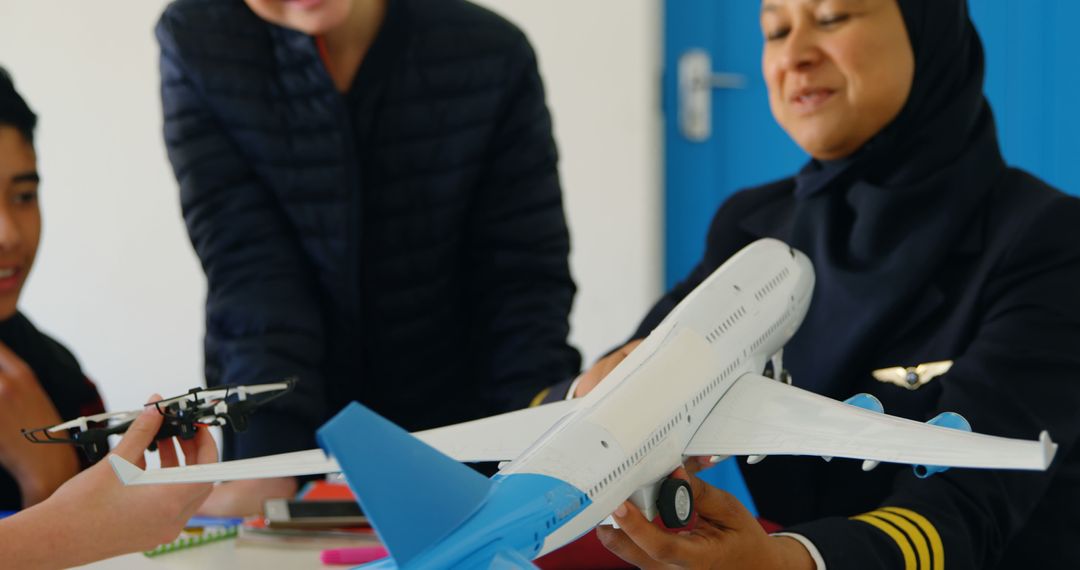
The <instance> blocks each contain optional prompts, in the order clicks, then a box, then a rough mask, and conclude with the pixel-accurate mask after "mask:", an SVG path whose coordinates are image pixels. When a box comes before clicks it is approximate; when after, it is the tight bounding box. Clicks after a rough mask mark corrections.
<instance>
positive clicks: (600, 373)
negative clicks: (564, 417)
mask: <svg viewBox="0 0 1080 570" xmlns="http://www.w3.org/2000/svg"><path fill="white" fill-rule="evenodd" d="M641 340H642V339H636V340H632V341H630V342H628V343H626V344H624V345H622V347H620V348H618V349H616V350H615V351H614V352H612V353H611V354H609V355H607V356H605V357H603V358H601V359H600V360H597V361H596V364H593V366H592V368H590V369H588V370H586V371H585V372H584V373H583V374H582V375H581V378H579V379H578V383H577V387H576V388H575V389H574V397H575V398H580V397H582V396H584V395H585V394H588V393H589V392H592V391H593V388H596V386H597V385H599V384H600V381H601V380H603V379H604V377H605V376H607V375H608V373H609V372H611V371H612V370H614V369H615V367H616V366H618V365H619V363H620V362H622V361H623V360H626V357H627V356H629V355H630V353H631V352H632V351H633V350H634V349H635V348H637V346H638V345H639V344H641Z"/></svg>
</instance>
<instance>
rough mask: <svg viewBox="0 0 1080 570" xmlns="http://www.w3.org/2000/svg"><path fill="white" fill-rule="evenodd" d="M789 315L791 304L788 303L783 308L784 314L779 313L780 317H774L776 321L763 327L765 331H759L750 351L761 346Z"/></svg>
mask: <svg viewBox="0 0 1080 570" xmlns="http://www.w3.org/2000/svg"><path fill="white" fill-rule="evenodd" d="M790 316H791V305H788V308H787V309H785V310H784V314H782V315H780V318H778V319H776V322H774V323H773V324H771V325H769V328H767V329H765V332H763V333H761V336H759V337H758V338H757V340H755V341H754V344H751V345H750V352H753V351H755V350H757V349H758V348H760V347H761V345H763V344H765V341H766V340H768V339H769V337H770V336H772V334H773V333H774V332H776V331H777V329H779V328H780V327H781V326H783V324H784V322H785V321H787V319H788V317H790Z"/></svg>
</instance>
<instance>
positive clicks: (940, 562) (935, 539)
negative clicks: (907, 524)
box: [881, 507, 945, 570]
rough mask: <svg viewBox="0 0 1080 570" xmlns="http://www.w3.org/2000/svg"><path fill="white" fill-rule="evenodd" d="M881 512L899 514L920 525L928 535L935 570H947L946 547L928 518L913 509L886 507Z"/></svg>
mask: <svg viewBox="0 0 1080 570" xmlns="http://www.w3.org/2000/svg"><path fill="white" fill-rule="evenodd" d="M881 510H883V511H887V512H890V513H895V514H898V515H900V516H902V517H904V518H906V519H908V520H910V521H911V522H913V523H915V524H917V525H919V528H920V529H922V531H923V533H924V534H926V538H928V539H929V540H930V552H932V553H933V554H934V570H945V545H944V544H942V542H941V535H940V534H938V531H937V529H936V528H934V525H933V524H932V523H931V522H930V521H928V520H927V519H926V517H924V516H922V515H920V514H919V513H917V512H915V511H913V510H911V509H904V508H901V507H885V508H883V509H881Z"/></svg>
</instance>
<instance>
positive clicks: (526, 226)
mask: <svg viewBox="0 0 1080 570" xmlns="http://www.w3.org/2000/svg"><path fill="white" fill-rule="evenodd" d="M157 37H158V41H159V42H160V45H161V75H162V99H163V104H164V114H165V141H166V144H167V147H168V150H169V159H170V161H171V162H172V165H173V169H174V170H175V173H176V177H177V179H178V181H179V183H180V197H181V203H182V206H183V211H184V218H185V221H186V222H187V227H188V232H189V234H190V237H191V240H192V243H193V244H194V246H195V251H196V252H197V253H198V256H199V258H200V260H201V261H202V264H203V268H204V270H205V271H206V276H207V280H208V294H207V301H206V313H207V319H206V329H207V333H206V376H207V382H208V384H210V385H219V384H223V383H257V382H266V381H273V380H276V379H279V378H281V377H285V376H290V375H295V376H298V377H299V378H300V379H301V381H300V383H299V385H298V387H297V389H296V390H295V392H294V394H292V395H291V396H290V397H288V398H285V399H282V400H278V402H280V405H276V404H277V402H275V405H276V407H273V408H272V409H268V410H263V411H260V412H259V413H258V414H256V415H255V416H254V417H253V418H252V425H251V427H250V428H249V430H248V431H247V432H245V433H243V434H241V435H239V436H238V437H237V438H235V441H233V442H231V443H230V444H228V445H227V448H228V450H227V455H228V456H230V457H250V456H257V455H263V454H267V453H277V452H284V451H290V450H295V449H303V448H307V447H311V446H313V445H314V439H313V431H314V429H315V428H316V427H318V426H319V425H320V423H322V422H323V421H325V420H326V419H328V417H329V416H330V415H332V414H333V413H334V412H336V411H337V410H338V409H339V408H341V407H342V406H343V405H344V404H346V403H348V402H349V401H351V400H358V401H360V402H363V403H364V404H366V405H368V406H370V407H371V408H373V409H374V410H376V411H377V412H379V413H381V414H383V415H384V416H386V417H388V418H389V419H391V420H393V421H395V422H398V423H400V424H401V425H403V426H404V427H406V428H408V429H420V428H426V427H433V426H436V425H441V424H445V423H450V422H455V421H460V420H464V419H468V418H473V417H477V416H481V415H487V414H490V413H495V412H498V411H505V410H509V409H512V408H518V407H524V406H526V405H528V403H529V402H530V400H531V398H533V396H535V395H536V394H537V393H538V392H539V391H540V390H542V389H543V388H544V387H545V386H547V385H550V384H552V383H555V382H558V381H560V380H563V379H565V378H566V377H568V376H571V375H573V374H575V373H576V372H577V370H578V367H579V365H580V358H579V356H578V354H577V352H576V351H575V350H574V349H572V348H571V347H570V346H569V345H568V344H567V342H566V336H567V333H568V324H567V316H568V313H569V311H570V305H571V301H572V298H573V294H574V284H573V282H572V280H571V278H570V274H569V269H568V264H567V254H568V251H569V238H568V235H567V228H566V222H565V218H564V215H563V209H562V198H561V193H560V189H559V180H558V175H557V171H556V158H557V157H556V150H555V144H554V141H553V139H552V136H551V120H550V116H549V114H548V111H547V108H546V106H545V103H544V94H543V86H542V84H541V80H540V77H539V74H538V72H537V66H536V60H535V56H534V54H533V51H532V49H531V47H530V46H529V44H528V42H527V40H526V38H525V37H524V35H523V34H522V33H521V32H520V31H519V30H517V29H516V28H515V27H514V26H513V25H511V24H510V23H508V22H506V21H505V20H503V19H502V18H500V17H499V16H497V15H495V14H493V13H491V12H488V11H486V10H483V9H481V8H478V7H476V6H474V5H471V4H468V3H466V2H463V1H459V0H392V1H391V2H390V7H389V10H388V13H387V16H386V20H385V21H384V24H383V27H382V29H381V31H380V33H379V36H378V38H377V39H376V41H375V44H374V45H373V46H372V48H371V50H370V51H369V53H368V55H367V57H366V59H365V61H364V63H363V65H362V67H361V69H360V71H359V73H358V75H357V78H356V80H355V82H354V83H353V86H352V89H351V90H350V92H349V94H347V95H341V94H339V93H338V92H337V91H336V90H335V88H334V85H333V83H332V81H331V79H330V77H329V75H328V74H327V72H326V70H325V67H324V65H323V63H322V61H321V60H320V57H319V53H318V50H317V47H316V45H315V43H314V41H313V39H312V38H311V37H309V36H306V35H303V34H300V33H298V32H295V31H291V30H287V29H284V28H280V27H277V26H273V25H270V24H267V23H265V22H264V21H262V20H260V19H259V18H257V17H256V16H255V15H254V14H253V13H252V12H251V11H250V10H249V9H248V8H247V7H246V6H245V5H244V3H243V2H242V1H241V0H177V1H176V2H174V3H172V4H171V5H170V6H169V7H168V8H167V9H166V11H165V13H164V15H163V16H162V18H161V21H160V22H159V24H158V27H157Z"/></svg>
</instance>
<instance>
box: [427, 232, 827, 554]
mask: <svg viewBox="0 0 1080 570" xmlns="http://www.w3.org/2000/svg"><path fill="white" fill-rule="evenodd" d="M813 283H814V274H813V269H812V267H811V265H810V262H809V260H808V259H807V258H806V257H805V256H804V255H803V254H802V253H800V252H797V251H794V250H792V249H791V248H789V247H788V246H787V245H785V244H783V243H781V242H778V241H771V240H770V241H765V242H760V243H756V244H754V245H753V246H751V247H749V248H747V249H745V250H743V251H742V252H740V253H739V254H737V255H736V256H734V257H732V258H731V259H730V260H729V261H728V262H727V263H725V264H724V265H723V266H721V267H720V268H719V269H717V270H716V271H715V272H714V273H713V274H712V275H711V276H710V277H709V278H708V279H707V280H706V281H705V282H704V283H703V284H702V285H700V286H699V287H698V288H697V289H696V290H695V291H694V292H693V293H692V294H691V295H689V296H688V297H687V298H686V299H684V300H683V302H681V303H680V304H679V305H678V306H677V307H676V308H675V310H673V311H672V312H671V313H670V314H669V315H668V317H667V318H666V319H664V321H663V322H661V324H660V325H659V326H658V327H657V328H656V329H655V330H654V331H653V332H652V333H651V334H650V335H649V336H648V337H647V338H646V339H645V340H644V342H643V343H642V344H641V345H640V346H639V347H638V348H637V349H635V350H634V352H632V353H631V354H630V355H629V356H628V357H627V358H626V360H624V361H623V362H622V363H620V364H619V366H617V367H616V368H615V369H614V370H613V371H612V372H611V374H610V375H609V376H608V377H607V378H606V379H605V380H604V381H603V382H602V383H601V384H600V385H599V386H598V387H597V388H596V389H595V390H593V391H592V392H591V393H589V394H588V395H587V396H585V398H583V399H582V401H581V403H580V405H579V406H578V408H577V409H576V410H575V411H573V412H571V413H570V414H568V415H567V416H565V417H564V418H563V419H562V420H560V421H559V422H557V423H556V424H555V425H554V426H553V427H552V428H551V429H550V430H549V431H548V432H547V433H546V434H545V435H544V436H542V437H540V438H539V439H538V440H537V441H536V442H535V443H534V444H533V445H532V446H531V447H529V448H528V449H526V450H525V451H524V452H523V453H522V454H521V455H520V456H519V457H517V458H516V459H514V460H513V461H511V462H510V463H509V464H507V465H506V466H504V468H503V469H501V470H500V471H499V473H498V474H497V475H495V477H493V482H494V483H495V485H494V486H493V487H492V490H491V492H490V494H489V495H488V499H487V500H486V501H485V502H484V504H483V505H482V506H481V507H480V509H478V511H477V512H476V514H475V515H474V516H472V517H470V519H469V520H468V521H467V522H466V523H465V524H463V525H462V526H461V527H459V528H458V529H456V530H455V531H454V532H453V533H451V536H449V537H447V540H445V541H442V544H443V546H442V547H441V548H438V549H436V550H437V551H442V552H441V554H449V552H447V551H446V549H453V550H455V551H458V552H459V553H465V552H467V551H469V550H470V546H471V547H480V546H482V545H479V544H477V542H478V541H479V542H481V543H482V542H483V541H484V539H483V537H484V536H485V535H486V536H501V537H503V540H506V537H510V536H514V537H519V538H518V539H517V540H516V542H520V543H521V544H520V546H515V550H517V551H518V552H522V553H523V554H524V555H526V556H528V557H535V556H539V555H542V554H545V553H547V552H550V551H552V550H554V549H556V548H559V547H560V546H563V545H565V544H567V543H569V542H571V541H573V540H574V539H576V538H577V537H579V536H581V535H583V534H584V533H586V532H588V531H589V530H591V529H592V528H593V527H595V526H596V524H597V523H599V522H600V521H602V520H603V519H605V518H606V517H608V515H610V514H611V512H612V511H614V510H615V508H616V507H618V506H619V504H621V503H622V502H623V501H625V500H627V498H628V497H632V496H633V499H632V500H635V503H643V504H638V506H639V508H641V509H642V510H643V511H644V512H646V514H647V515H649V514H652V513H653V512H655V510H654V505H653V504H652V501H654V500H655V496H654V495H653V494H650V493H648V492H645V493H641V492H640V491H641V490H646V491H647V490H650V489H655V488H656V487H657V486H658V485H659V483H660V482H662V481H663V480H664V479H665V478H666V477H668V476H669V475H670V474H671V472H672V471H673V470H674V469H676V468H677V467H678V466H679V465H681V463H682V461H683V450H684V449H685V448H686V445H687V443H688V442H689V441H690V439H691V438H692V437H693V436H694V434H695V433H696V432H697V430H698V428H699V427H700V426H701V422H702V421H704V419H705V418H706V417H707V416H708V414H709V412H710V410H712V408H713V407H714V406H715V405H716V403H717V402H718V401H719V400H720V398H721V397H723V395H724V393H725V392H726V390H727V389H728V388H729V387H730V386H731V384H732V383H733V382H734V381H735V379H737V378H738V377H739V376H741V375H743V374H745V373H748V372H750V373H755V374H760V373H761V371H762V370H763V368H764V367H765V363H766V362H767V361H768V360H769V359H770V357H772V356H773V355H774V354H776V353H778V352H779V351H780V350H781V349H782V347H783V346H784V344H785V343H786V342H787V341H788V339H790V338H791V336H792V335H793V334H794V333H795V331H796V329H797V328H798V326H799V324H800V323H801V321H802V319H803V317H804V316H805V314H806V310H807V308H808V306H809V302H810V294H811V292H812V290H813ZM673 371H677V372H673ZM628 411H630V412H628ZM526 481H528V483H526ZM527 487H528V488H530V491H529V492H528V493H523V492H522V489H523V488H527ZM537 490H539V491H540V492H536V491H537ZM529 497H532V499H529ZM649 499H652V500H649ZM506 505H516V506H517V507H516V513H517V518H516V519H515V518H513V517H509V518H508V517H507V516H506V510H507V507H506ZM515 524H518V525H519V526H521V528H513V529H512V530H510V531H509V532H508V529H510V528H511V527H512V526H513V525H515ZM489 532H492V533H494V534H488V533H489ZM450 545H456V546H450ZM454 559H456V560H464V558H460V557H454V556H450V557H449V558H442V557H441V556H440V560H442V561H446V562H450V561H452V560H454Z"/></svg>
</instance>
